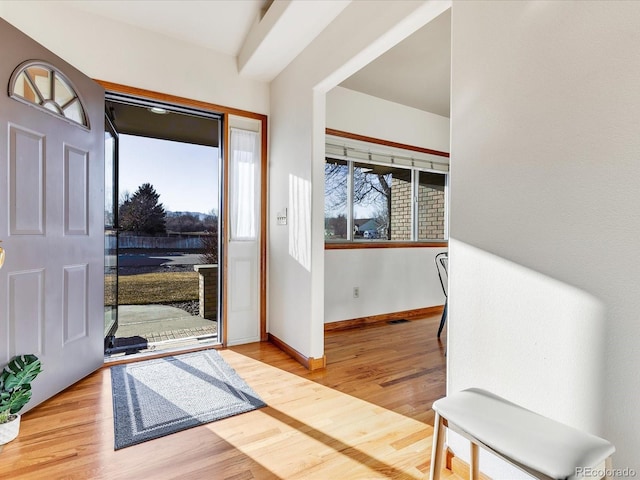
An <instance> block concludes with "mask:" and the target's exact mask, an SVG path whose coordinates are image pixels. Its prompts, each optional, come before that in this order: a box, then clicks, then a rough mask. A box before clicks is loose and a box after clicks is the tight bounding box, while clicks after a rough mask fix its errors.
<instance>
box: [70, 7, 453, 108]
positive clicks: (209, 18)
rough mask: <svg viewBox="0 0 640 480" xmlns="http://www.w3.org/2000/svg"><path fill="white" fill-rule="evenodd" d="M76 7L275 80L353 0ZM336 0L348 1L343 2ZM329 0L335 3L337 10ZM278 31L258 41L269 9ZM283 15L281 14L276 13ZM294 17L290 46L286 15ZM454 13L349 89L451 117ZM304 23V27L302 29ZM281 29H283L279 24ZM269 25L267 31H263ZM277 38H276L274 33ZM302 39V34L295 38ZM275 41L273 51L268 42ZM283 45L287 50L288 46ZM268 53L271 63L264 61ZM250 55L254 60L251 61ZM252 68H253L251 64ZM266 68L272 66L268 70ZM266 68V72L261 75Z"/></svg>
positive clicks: (352, 82)
mask: <svg viewBox="0 0 640 480" xmlns="http://www.w3.org/2000/svg"><path fill="white" fill-rule="evenodd" d="M59 3H60V4H63V5H65V6H66V7H69V8H76V9H80V10H83V11H85V12H88V13H92V14H95V15H100V16H104V17H108V18H111V19H112V20H116V21H119V22H123V23H126V24H130V25H133V26H135V27H138V28H143V29H146V30H150V31H154V32H157V33H161V34H163V35H166V36H169V37H172V38H176V39H178V40H181V41H184V42H188V43H192V44H194V45H199V46H202V47H205V48H209V49H211V50H213V51H216V52H219V53H222V54H225V55H230V56H235V57H237V58H239V59H240V60H241V61H239V70H240V71H241V73H242V74H246V75H249V76H252V77H253V78H256V79H259V80H263V81H270V80H271V79H273V78H274V77H275V76H276V75H277V74H278V73H279V71H280V70H282V69H284V68H285V67H286V65H287V64H288V63H289V62H290V61H291V60H293V58H295V56H296V55H297V54H298V53H300V51H301V50H302V49H304V48H305V47H306V45H308V44H309V43H310V42H311V41H312V40H313V38H315V36H316V35H317V34H318V33H319V32H320V31H322V29H323V28H324V27H325V26H326V25H327V24H328V23H329V22H331V21H332V20H333V18H335V16H336V15H338V14H339V13H340V11H341V10H342V9H344V8H345V7H346V6H347V5H348V3H349V1H348V0H338V1H337V2H324V1H321V2H310V1H309V2H306V1H303V2H295V1H294V2H278V1H275V2H273V0H241V1H239V0H214V1H212V0H163V1H155V2H148V1H130V0H92V1H76V0H63V1H60V2H59ZM336 4H340V5H341V6H340V5H338V6H337V7H336V6H335V5H336ZM328 5H334V6H333V7H331V8H329V7H327V6H328ZM267 10H268V14H269V15H272V16H274V17H275V16H276V15H278V17H276V18H275V19H274V20H273V22H272V23H273V24H274V28H272V30H275V31H276V33H275V34H270V33H266V34H265V39H266V41H263V42H262V45H263V46H262V47H256V48H255V49H254V48H253V47H252V45H251V44H252V43H255V39H254V38H252V36H254V33H255V31H256V30H259V29H260V27H262V25H260V24H259V23H258V22H259V21H260V19H261V18H263V17H264V19H265V22H260V23H262V24H268V23H269V22H268V21H266V20H268V19H269V17H268V16H266V15H265V13H266V12H267ZM274 12H275V13H274ZM282 19H285V20H287V22H286V23H287V25H285V26H284V28H285V29H287V32H286V34H287V38H286V40H287V41H286V43H285V44H284V45H283V43H282V42H276V41H275V40H274V37H276V38H280V37H282V33H283V28H282V25H280V24H282V23H285V22H282V21H281V20H282ZM450 22H451V14H450V10H448V11H447V12H445V13H443V14H442V15H440V16H439V17H438V18H436V19H435V20H433V21H432V22H430V23H429V24H428V25H426V26H424V27H423V28H422V29H420V30H418V31H417V32H415V33H414V34H413V35H411V36H409V37H407V38H406V39H405V40H404V41H403V42H401V43H400V44H398V45H397V46H396V47H394V48H392V49H391V50H389V51H388V52H387V53H385V54H384V55H382V56H381V57H379V58H378V59H376V60H374V61H373V62H372V63H370V64H369V65H367V66H366V67H364V68H363V69H361V70H360V71H359V72H356V73H355V74H354V75H353V76H351V77H350V78H348V79H347V80H345V81H344V82H343V83H342V84H341V86H343V87H345V88H348V89H351V90H355V91H358V92H362V93H365V94H368V95H372V96H375V97H379V98H382V99H385V100H389V101H392V102H396V103H400V104H402V105H407V106H411V107H414V108H418V109H420V110H424V111H428V112H432V113H436V114H438V115H443V116H446V117H448V116H449V97H450V80H451V73H450V70H451V58H450V52H451V40H450V36H451V27H450ZM301 24H302V26H303V27H304V28H302V27H301ZM275 27H277V28H275ZM263 30H264V29H263ZM269 35H271V39H270V38H269ZM292 37H295V38H292ZM265 44H266V45H267V46H268V49H266V50H265V48H264V45H265ZM283 50H286V52H285V51H283ZM258 57H262V60H261V61H262V62H265V63H263V64H257V62H260V60H259V59H258V60H256V59H257V58H258ZM245 59H248V60H246V62H245ZM245 67H246V68H245ZM265 69H266V70H265ZM257 72H258V73H257Z"/></svg>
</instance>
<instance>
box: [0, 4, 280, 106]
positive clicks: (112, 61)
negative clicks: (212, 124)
mask: <svg viewBox="0 0 640 480" xmlns="http://www.w3.org/2000/svg"><path fill="white" fill-rule="evenodd" d="M0 15H2V17H3V18H4V19H5V20H7V21H8V22H9V23H11V24H13V25H14V26H16V27H17V28H19V29H20V30H22V31H23V32H25V33H26V34H27V35H29V36H31V37H32V38H33V39H35V40H36V41H38V42H40V43H41V44H43V45H44V46H45V47H47V48H48V49H49V50H51V51H53V52H54V53H55V54H56V55H58V56H60V57H62V58H64V59H65V60H66V61H67V62H69V63H71V64H72V65H74V66H75V67H76V68H78V69H79V70H82V71H83V72H84V73H85V74H87V75H88V76H90V77H91V78H95V79H99V80H107V81H110V82H114V83H120V84H123V85H129V86H134V87H137V88H143V89H147V90H154V91H158V92H161V93H167V94H171V95H178V96H182V97H186V98H191V99H195V100H201V101H204V102H209V103H213V104H217V105H222V106H225V107H234V108H240V109H244V110H249V111H253V112H257V113H263V114H268V113H269V90H268V84H267V83H265V82H257V81H253V80H248V79H245V78H241V77H240V76H239V75H238V73H237V66H236V59H235V57H230V56H226V55H222V54H219V53H216V52H214V51H212V50H208V49H206V48H201V47H197V46H195V45H192V44H189V43H186V42H181V41H179V40H176V39H173V38H170V37H167V36H164V35H160V34H157V33H153V32H151V31H148V30H143V29H140V28H136V27H133V26H131V25H127V24H124V23H119V22H116V21H113V20H110V19H107V18H105V17H100V16H97V15H92V14H89V13H86V12H83V11H80V10H78V9H75V8H72V7H69V6H68V5H65V4H61V3H60V2H51V1H35V0H34V1H28V2H17V1H10V2H9V1H3V2H1V3H0Z"/></svg>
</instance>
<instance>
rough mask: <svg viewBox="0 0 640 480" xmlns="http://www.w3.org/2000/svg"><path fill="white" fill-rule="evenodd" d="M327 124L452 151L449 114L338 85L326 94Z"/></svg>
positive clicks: (383, 138) (355, 131)
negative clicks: (434, 111)
mask: <svg viewBox="0 0 640 480" xmlns="http://www.w3.org/2000/svg"><path fill="white" fill-rule="evenodd" d="M327 127H328V128H333V129H335V130H342V131H345V132H349V133H357V134H359V135H365V136H368V137H373V138H379V139H381V140H390V141H393V142H398V143H404V144H406V145H413V146H415V147H423V148H430V149H433V150H439V151H441V152H448V151H449V119H448V118H447V117H443V116H440V115H436V114H435V113H429V112H425V111H423V110H418V109H416V108H411V107H407V106H406V105H400V104H399V103H394V102H390V101H388V100H383V99H381V98H377V97H372V96H371V95H367V94H365V93H361V92H356V91H353V90H349V89H347V88H343V87H335V88H333V89H332V90H330V91H329V92H328V93H327Z"/></svg>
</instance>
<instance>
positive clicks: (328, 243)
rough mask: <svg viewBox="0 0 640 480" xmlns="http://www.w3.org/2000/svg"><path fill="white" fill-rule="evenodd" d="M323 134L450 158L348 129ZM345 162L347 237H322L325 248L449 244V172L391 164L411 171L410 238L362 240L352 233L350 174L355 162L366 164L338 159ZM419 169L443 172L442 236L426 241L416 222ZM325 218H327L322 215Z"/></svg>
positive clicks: (352, 213) (352, 198) (351, 182)
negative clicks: (421, 235) (351, 131)
mask: <svg viewBox="0 0 640 480" xmlns="http://www.w3.org/2000/svg"><path fill="white" fill-rule="evenodd" d="M326 134H327V135H331V136H334V137H342V138H346V139H351V140H357V141H359V142H366V143H370V144H374V145H384V146H386V147H393V148H397V149H402V150H408V151H409V152H419V153H424V154H428V155H437V156H441V157H444V158H447V159H448V158H449V153H447V152H441V151H437V150H432V149H426V148H422V147H416V146H412V145H406V144H400V143H397V142H389V141H386V140H381V139H377V138H373V137H366V136H363V135H358V134H353V133H349V132H343V131H339V130H334V129H329V128H327V129H326ZM327 158H331V156H330V155H329V156H325V160H324V161H325V162H326V159H327ZM341 160H343V161H345V162H347V167H348V176H347V208H346V211H347V212H346V217H347V238H340V239H335V240H332V239H327V238H325V249H326V250H339V249H357V248H413V247H446V246H448V238H449V226H448V218H447V217H448V209H449V200H448V197H449V175H450V173H449V171H448V170H447V171H441V170H437V169H429V168H424V167H417V166H407V165H394V168H402V169H406V170H410V172H411V197H412V198H411V222H412V223H411V239H410V240H379V241H372V240H365V239H355V238H354V235H353V227H354V211H353V210H354V197H353V174H354V165H355V163H365V164H366V163H368V162H367V161H366V160H361V159H348V158H344V159H341ZM370 163H371V164H377V162H370ZM420 172H430V173H436V174H438V175H443V177H444V205H445V206H444V210H445V211H444V239H434V240H426V239H419V238H418V236H419V225H418V210H419V205H418V186H419V177H420ZM325 218H326V217H325Z"/></svg>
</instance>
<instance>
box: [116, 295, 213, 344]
mask: <svg viewBox="0 0 640 480" xmlns="http://www.w3.org/2000/svg"><path fill="white" fill-rule="evenodd" d="M217 331H218V322H217V321H215V320H207V319H206V318H202V317H199V316H194V315H190V314H189V313H188V312H186V311H184V310H182V309H180V308H176V307H172V306H169V305H120V306H119V307H118V330H117V332H116V349H121V348H126V347H134V346H144V348H146V347H148V346H150V345H152V344H157V343H160V342H166V341H169V340H180V339H186V338H194V337H195V338H199V337H209V336H211V335H216V333H217Z"/></svg>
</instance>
